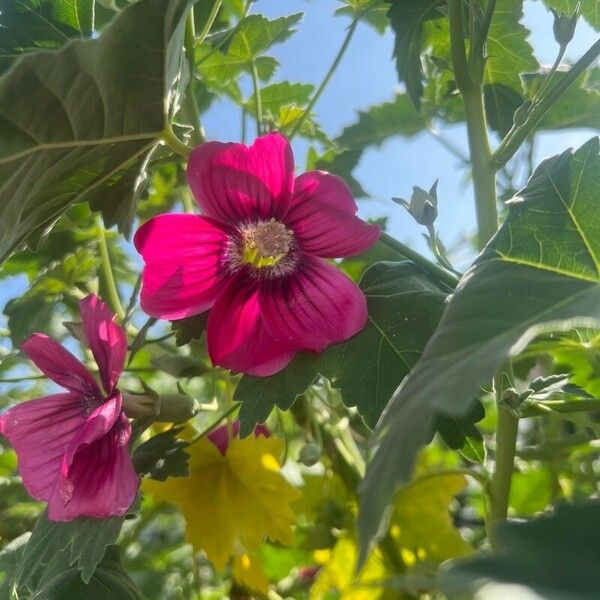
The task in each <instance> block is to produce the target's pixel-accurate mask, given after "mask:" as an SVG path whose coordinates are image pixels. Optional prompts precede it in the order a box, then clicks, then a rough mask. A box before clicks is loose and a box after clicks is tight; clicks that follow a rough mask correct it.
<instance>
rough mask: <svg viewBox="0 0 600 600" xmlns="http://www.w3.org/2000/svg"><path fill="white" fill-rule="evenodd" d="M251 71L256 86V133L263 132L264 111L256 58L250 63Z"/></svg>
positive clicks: (253, 84)
mask: <svg viewBox="0 0 600 600" xmlns="http://www.w3.org/2000/svg"><path fill="white" fill-rule="evenodd" d="M250 72H251V74H252V86H253V88H254V103H255V110H256V115H255V116H256V135H260V134H261V133H262V122H263V111H262V98H261V95H260V82H259V80H258V69H257V68H256V62H255V61H254V59H253V60H252V62H251V63H250Z"/></svg>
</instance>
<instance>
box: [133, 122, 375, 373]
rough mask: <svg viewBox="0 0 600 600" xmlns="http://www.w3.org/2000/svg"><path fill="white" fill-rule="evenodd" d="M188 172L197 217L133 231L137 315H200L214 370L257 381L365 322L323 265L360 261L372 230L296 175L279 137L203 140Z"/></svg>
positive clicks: (339, 279) (359, 301) (159, 221)
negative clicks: (138, 270) (139, 278)
mask: <svg viewBox="0 0 600 600" xmlns="http://www.w3.org/2000/svg"><path fill="white" fill-rule="evenodd" d="M187 173H188V180H189V184H190V186H191V189H192V192H193V194H194V196H195V198H196V200H197V202H198V204H199V206H200V208H201V210H202V216H198V215H195V214H164V215H159V216H157V217H154V218H153V219H151V220H150V221H148V222H146V223H145V224H144V225H142V226H141V227H140V228H139V229H138V231H137V233H136V235H135V240H134V241H135V246H136V248H137V250H138V252H140V254H141V255H142V257H143V259H144V262H145V266H144V272H143V284H142V292H141V305H142V308H143V310H144V311H145V312H146V313H147V314H149V315H151V316H152V317H156V318H161V319H168V320H178V319H183V318H186V317H190V316H193V315H198V314H200V313H202V312H204V311H206V310H209V309H210V313H209V317H208V327H207V329H208V331H207V340H208V352H209V355H210V358H211V360H212V362H213V364H215V365H219V366H221V367H224V368H227V369H231V370H233V371H237V372H242V373H248V374H252V375H260V376H268V375H271V374H273V373H276V372H277V371H279V370H281V369H283V368H284V367H285V366H286V365H287V364H288V363H289V362H290V361H291V360H292V358H293V357H294V355H295V354H296V353H297V352H299V351H301V350H306V351H310V352H316V353H320V352H322V351H323V350H324V349H325V348H327V347H328V346H330V345H331V344H335V343H338V342H342V341H344V340H346V339H348V338H350V337H351V336H353V335H354V334H356V333H358V332H359V331H360V330H361V329H362V328H363V327H364V326H365V324H366V320H367V306H366V300H365V297H364V295H363V293H362V292H361V290H360V289H359V288H358V286H357V285H356V284H355V283H354V282H353V281H351V280H350V279H349V278H348V277H347V276H346V275H345V274H344V273H342V272H341V271H340V270H339V269H337V268H336V267H335V266H334V265H333V264H331V263H330V262H328V260H326V259H331V258H341V257H345V256H352V255H355V254H359V253H361V252H363V251H365V250H366V249H368V248H369V247H370V246H371V245H373V244H374V243H375V242H376V241H377V239H378V237H379V233H380V232H379V228H378V227H377V226H375V225H369V224H367V223H365V222H364V221H362V220H361V219H359V218H358V217H357V216H356V213H357V206H356V202H355V200H354V198H353V197H352V194H351V192H350V189H349V188H348V186H347V185H346V184H345V183H344V181H343V180H342V179H340V178H339V177H336V176H334V175H331V174H329V173H325V172H323V171H309V172H307V173H304V174H303V175H300V176H298V177H294V159H293V156H292V151H291V148H290V145H289V143H288V141H287V140H286V139H285V137H283V136H282V135H280V134H278V133H270V134H268V135H264V136H262V137H259V138H257V139H256V141H255V142H254V144H253V145H252V146H246V145H244V144H236V143H221V142H208V143H205V144H203V145H201V146H199V147H198V148H196V149H195V150H194V151H193V152H192V154H191V156H190V159H189V163H188V168H187Z"/></svg>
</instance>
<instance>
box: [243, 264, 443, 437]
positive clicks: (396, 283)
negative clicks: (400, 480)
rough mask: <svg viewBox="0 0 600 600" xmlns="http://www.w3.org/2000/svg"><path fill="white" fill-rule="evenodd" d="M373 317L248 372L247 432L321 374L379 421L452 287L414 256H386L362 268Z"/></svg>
mask: <svg viewBox="0 0 600 600" xmlns="http://www.w3.org/2000/svg"><path fill="white" fill-rule="evenodd" d="M360 287H361V289H362V290H363V291H364V293H365V296H366V298H367V304H368V309H369V321H368V323H367V326H366V327H365V329H363V331H362V332H361V333H359V334H358V335H356V336H354V337H353V338H351V339H350V340H348V341H347V342H345V343H343V344H337V345H335V346H332V347H331V348H329V349H328V350H326V351H325V352H324V353H323V354H321V355H320V356H315V355H310V354H300V355H299V356H298V357H297V358H296V359H294V360H293V361H292V362H291V363H290V365H289V366H288V367H287V368H286V369H284V370H283V371H281V372H279V373H278V374H276V375H275V376H273V377H270V378H265V377H263V378H261V377H250V376H244V377H243V378H242V380H241V381H240V383H239V384H238V387H237V389H236V392H235V397H234V399H235V400H237V401H241V402H242V406H241V408H240V412H239V419H240V423H241V429H240V431H241V435H248V434H249V433H251V432H252V431H253V430H254V426H255V425H256V424H257V423H261V422H264V421H265V420H266V418H267V417H268V415H269V414H270V412H271V410H272V409H273V408H274V407H275V406H278V407H279V408H281V409H282V410H287V409H288V408H290V407H291V405H292V404H293V403H294V400H295V399H296V397H297V396H298V395H299V394H302V393H303V392H304V391H306V389H307V388H308V387H309V386H310V385H311V384H312V383H313V381H314V380H315V379H316V378H317V377H318V375H319V374H320V375H323V376H325V377H327V378H328V379H329V380H330V382H331V384H332V385H333V386H334V387H336V388H339V389H340V392H341V396H342V401H343V402H344V404H345V405H346V406H356V407H357V408H358V411H359V413H360V415H361V416H362V417H363V419H364V420H365V422H366V423H367V425H369V426H370V427H373V426H374V425H375V423H376V422H377V419H378V418H379V416H380V415H381V413H382V411H383V409H384V408H385V405H386V404H387V402H388V400H389V398H390V396H391V394H392V392H393V391H394V390H395V389H396V387H398V384H399V383H400V382H401V381H402V379H403V378H404V376H405V375H406V374H407V373H408V371H409V370H410V368H411V367H412V365H413V364H414V363H415V361H416V359H417V358H418V356H419V354H420V352H421V351H422V349H423V347H424V346H425V343H426V342H427V340H428V339H429V337H430V336H431V334H432V333H433V331H434V330H435V327H436V325H437V322H438V320H439V318H440V316H441V313H442V310H443V305H444V301H445V298H446V295H447V292H446V291H445V290H443V289H442V288H440V287H439V286H438V284H437V283H435V282H434V281H432V280H431V279H429V278H428V277H427V276H426V275H424V274H423V272H422V271H421V270H420V269H419V268H418V267H416V266H415V265H414V264H412V263H410V262H400V263H393V262H381V263H377V264H375V265H373V266H372V267H371V268H370V269H368V270H367V271H366V272H365V274H364V275H363V277H362V279H361V282H360Z"/></svg>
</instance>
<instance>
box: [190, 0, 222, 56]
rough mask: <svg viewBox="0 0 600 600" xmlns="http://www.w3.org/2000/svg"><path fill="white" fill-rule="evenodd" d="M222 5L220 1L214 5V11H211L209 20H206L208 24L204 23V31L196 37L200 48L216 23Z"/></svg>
mask: <svg viewBox="0 0 600 600" xmlns="http://www.w3.org/2000/svg"><path fill="white" fill-rule="evenodd" d="M221 4H222V1H221V0H218V1H217V2H215V3H214V5H213V7H212V10H211V11H210V15H208V19H206V23H204V27H203V28H202V30H201V31H200V33H199V34H198V36H197V37H196V40H195V45H196V46H199V45H200V44H201V43H202V42H204V40H205V39H206V36H207V35H208V34H209V32H210V30H211V27H212V26H213V23H214V22H215V19H216V18H217V15H218V14H219V9H220V8H221Z"/></svg>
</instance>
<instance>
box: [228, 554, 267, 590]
mask: <svg viewBox="0 0 600 600" xmlns="http://www.w3.org/2000/svg"><path fill="white" fill-rule="evenodd" d="M232 575H233V579H235V581H237V582H238V583H239V584H241V585H243V586H244V587H245V588H246V589H248V590H252V591H255V592H263V593H264V594H266V593H267V592H268V591H269V580H268V579H267V576H266V575H265V572H264V571H263V568H262V565H261V564H260V560H258V559H257V558H256V557H254V556H249V555H248V554H242V555H240V556H236V557H235V559H234V561H233V572H232Z"/></svg>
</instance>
